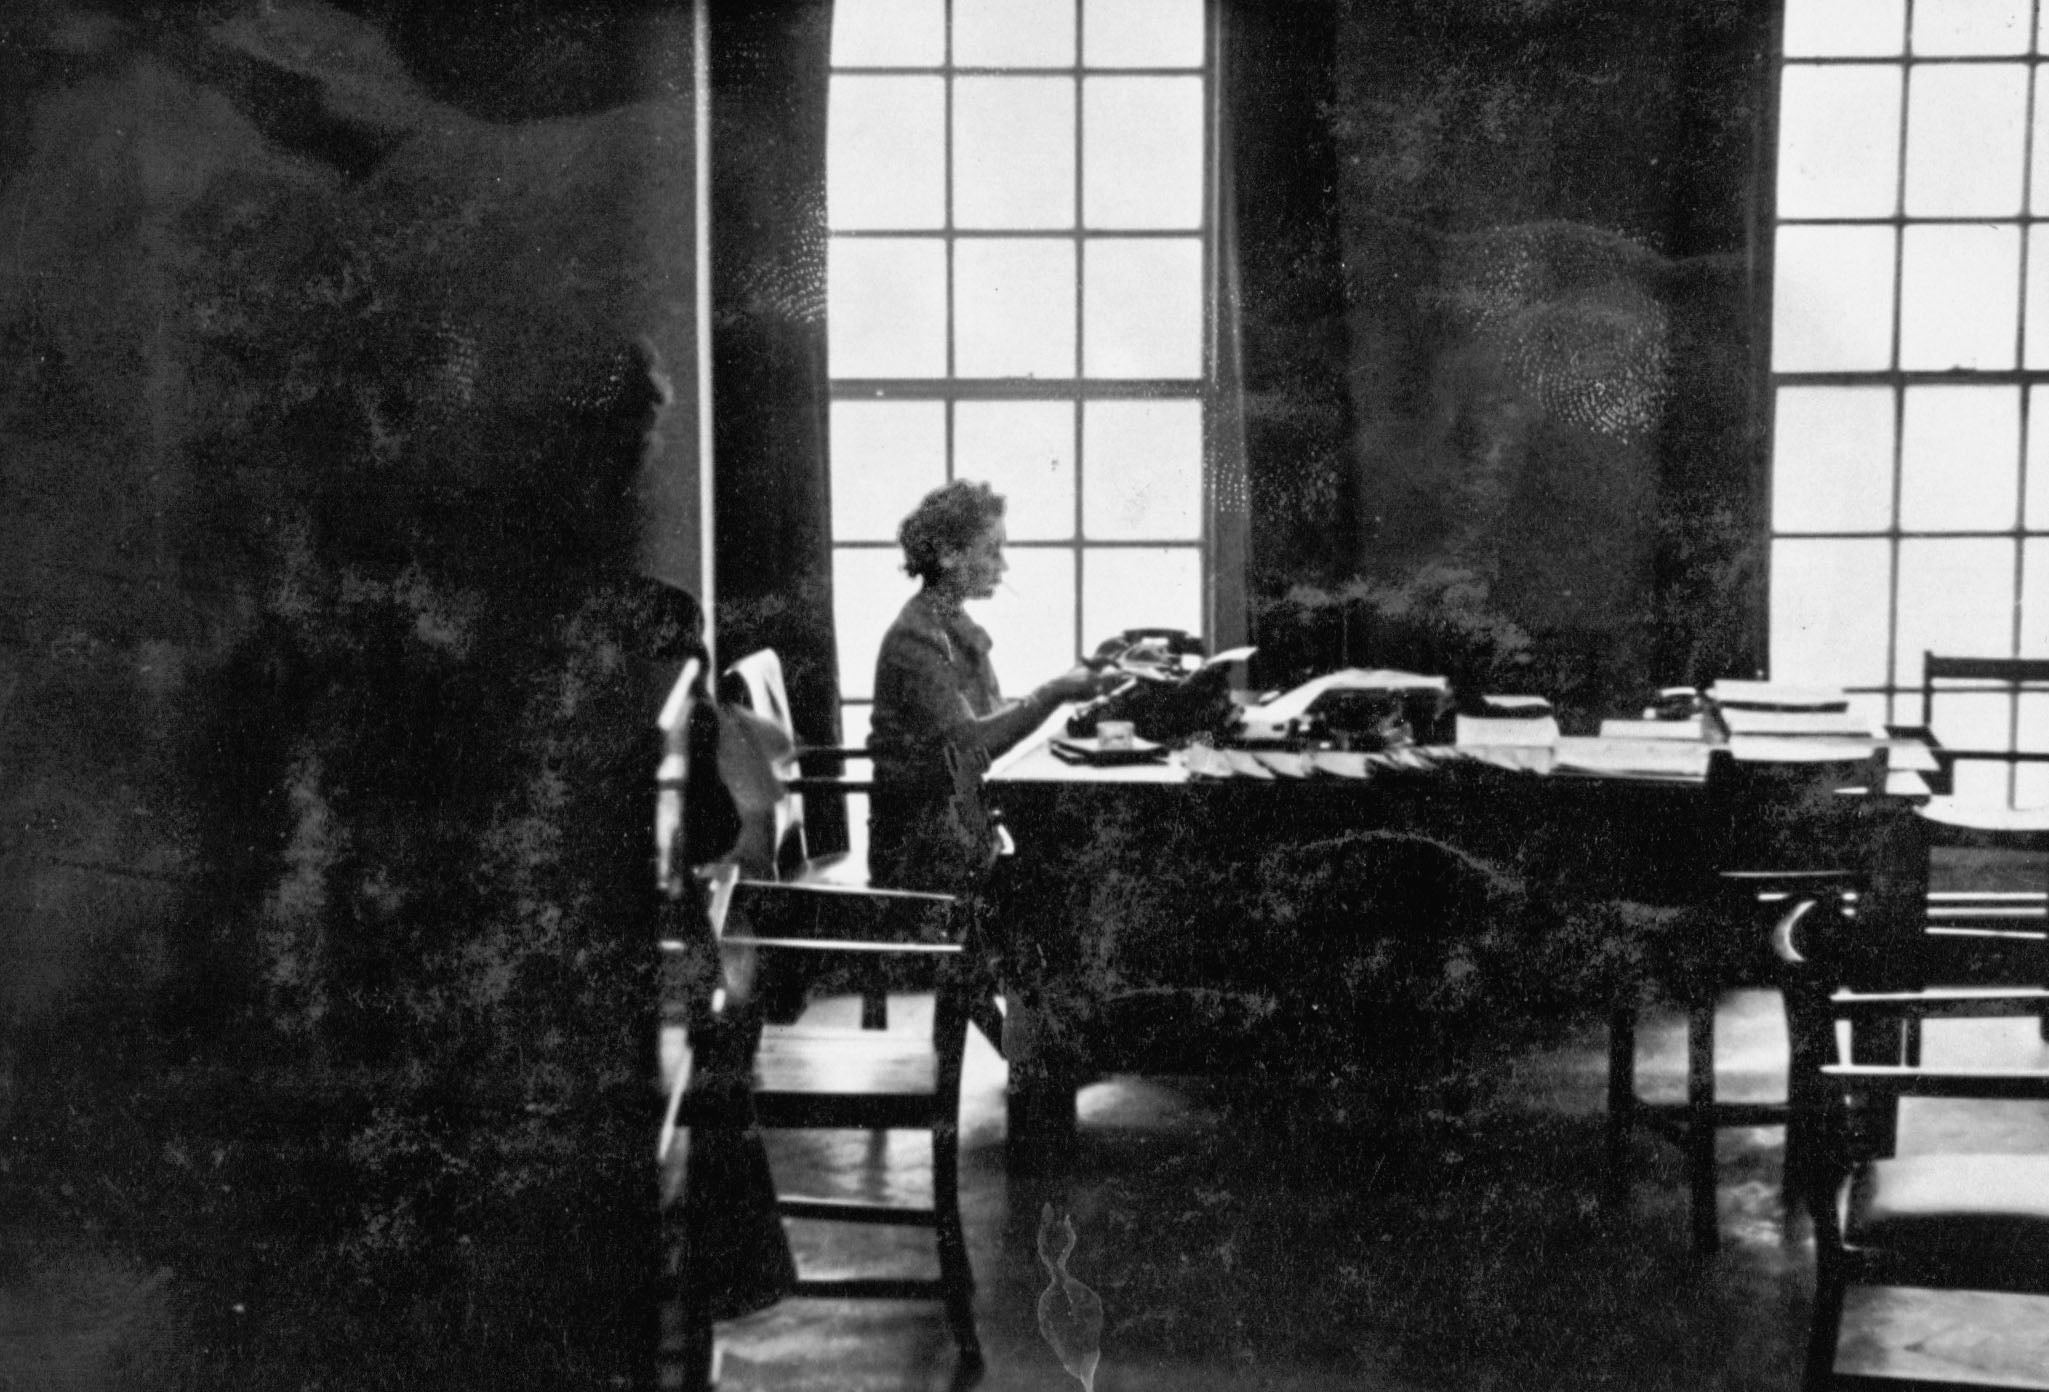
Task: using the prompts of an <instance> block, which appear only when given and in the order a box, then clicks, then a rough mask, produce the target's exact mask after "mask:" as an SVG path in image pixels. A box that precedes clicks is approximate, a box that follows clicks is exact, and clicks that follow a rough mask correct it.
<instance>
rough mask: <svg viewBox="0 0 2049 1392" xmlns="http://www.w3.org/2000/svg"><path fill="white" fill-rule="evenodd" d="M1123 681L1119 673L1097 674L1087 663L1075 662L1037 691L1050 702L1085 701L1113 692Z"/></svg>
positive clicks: (1123, 678)
mask: <svg viewBox="0 0 2049 1392" xmlns="http://www.w3.org/2000/svg"><path fill="white" fill-rule="evenodd" d="M1125 680H1126V678H1125V677H1124V676H1123V674H1121V673H1118V672H1108V671H1105V672H1099V671H1096V670H1095V669H1093V668H1091V667H1090V666H1089V665H1088V664H1087V663H1084V662H1077V663H1075V664H1074V666H1072V667H1070V668H1068V669H1067V670H1066V671H1065V672H1062V673H1061V674H1060V675H1059V676H1057V677H1055V678H1053V680H1051V681H1049V682H1047V683H1046V684H1045V685H1044V686H1042V687H1040V688H1039V690H1040V691H1041V692H1042V693H1044V694H1045V696H1046V698H1047V699H1048V700H1051V701H1086V700H1089V699H1091V698H1092V697H1096V696H1100V695H1102V694H1103V693H1104V692H1105V691H1113V690H1115V689H1116V688H1117V687H1120V686H1122V685H1123V684H1124V682H1125Z"/></svg>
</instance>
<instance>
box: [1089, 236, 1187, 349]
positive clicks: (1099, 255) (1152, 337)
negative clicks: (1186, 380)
mask: <svg viewBox="0 0 2049 1392" xmlns="http://www.w3.org/2000/svg"><path fill="white" fill-rule="evenodd" d="M1083 276H1084V294H1083V300H1082V303H1083V306H1084V308H1083V312H1082V358H1081V361H1082V373H1083V375H1084V376H1088V377H1200V376H1201V375H1202V243H1201V242H1200V241H1199V240H1197V239H1196V238H1194V237H1176V238H1150V237H1147V238H1138V237H1133V238H1129V239H1122V238H1120V239H1117V240H1109V239H1103V238H1096V239H1092V240H1090V241H1089V243H1088V247H1087V250H1086V252H1085V254H1084V265H1083Z"/></svg>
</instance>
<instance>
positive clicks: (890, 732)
mask: <svg viewBox="0 0 2049 1392" xmlns="http://www.w3.org/2000/svg"><path fill="white" fill-rule="evenodd" d="M897 541H898V542H899V544H901V545H902V547H903V550H904V569H905V571H907V572H908V573H909V574H911V575H912V576H914V577H915V578H917V579H919V580H921V581H923V582H924V583H923V587H922V588H921V589H920V590H919V591H918V592H917V593H916V594H914V595H912V596H911V598H910V599H909V600H908V601H906V602H905V604H904V607H903V610H902V612H900V613H899V614H898V615H897V617H896V621H895V622H894V623H892V624H891V625H890V626H889V631H888V632H887V633H886V634H884V635H883V638H882V649H881V652H880V654H879V655H878V657H877V658H876V663H875V710H874V714H873V722H872V725H871V727H870V733H869V736H868V752H869V753H870V755H871V756H872V757H873V759H874V762H875V790H874V793H873V794H872V796H871V798H870V802H869V808H870V812H869V823H868V829H869V845H868V863H869V872H870V874H871V875H872V876H873V877H874V879H875V882H876V883H877V884H882V885H888V886H892V887H894V888H899V889H925V890H938V891H943V892H948V893H960V892H964V891H969V890H973V889H976V888H978V887H979V886H980V885H981V884H982V883H983V881H984V879H985V878H986V877H987V875H988V873H989V870H990V868H991V867H992V866H993V865H994V864H995V861H996V855H997V849H998V844H999V843H998V840H997V836H996V832H995V830H994V828H993V827H992V826H991V825H990V821H989V805H988V801H987V797H986V794H985V793H984V791H983V787H982V775H983V774H984V773H986V772H987V771H988V769H989V762H990V760H991V759H993V758H994V757H995V756H996V755H998V754H1001V753H1002V752H1003V751H1004V750H1006V749H1009V748H1010V747H1011V746H1012V745H1014V744H1016V743H1017V742H1018V741H1019V740H1021V739H1023V738H1024V737H1025V736H1026V735H1029V734H1030V733H1031V732H1032V731H1034V730H1036V729H1037V728H1038V727H1039V726H1040V725H1041V724H1043V723H1044V722H1045V720H1046V719H1047V717H1048V716H1050V715H1052V713H1053V712H1054V710H1055V709H1057V708H1058V707H1059V706H1060V704H1061V703H1062V702H1065V701H1076V700H1083V699H1086V698H1088V697H1090V696H1094V695H1096V694H1097V693H1098V692H1099V691H1101V690H1102V689H1104V688H1105V686H1106V685H1108V684H1109V683H1110V682H1111V680H1112V679H1111V678H1108V677H1104V676H1099V675H1098V674H1097V673H1095V672H1092V671H1090V670H1089V669H1088V668H1087V667H1086V666H1082V665H1080V664H1077V665H1076V666H1074V667H1073V668H1071V669H1069V670H1068V671H1067V672H1065V673H1063V674H1062V675H1060V676H1058V677H1055V678H1053V679H1052V680H1051V681H1048V682H1045V683H1043V684H1041V685H1039V686H1037V687H1035V688H1033V690H1032V692H1031V694H1030V695H1029V696H1026V697H1025V698H1024V699H1023V700H1012V701H1007V700H1005V699H1004V698H1003V694H1002V692H1001V691H1000V690H999V688H998V687H997V684H996V672H995V669H994V667H992V666H991V665H990V661H989V647H990V639H989V635H988V633H987V632H985V631H984V630H983V628H982V626H981V625H980V624H978V623H976V622H975V621H974V620H973V619H971V618H969V617H968V616H967V613H966V612H965V611H964V610H963V609H962V607H961V606H962V604H963V603H964V602H965V601H967V600H971V599H987V598H989V597H990V596H991V595H993V594H994V593H995V592H996V585H997V582H999V581H1000V580H1002V578H1003V572H1004V571H1005V570H1007V569H1008V568H1009V567H1008V566H1007V565H1006V563H1005V562H1004V559H1003V544H1004V541H1005V535H1004V526H1003V498H1002V497H1001V495H999V494H997V493H996V492H995V491H994V490H992V489H991V488H990V487H989V485H988V484H986V483H978V482H974V481H971V480H967V479H956V480H955V481H954V482H952V483H949V484H947V485H945V486H944V487H942V488H936V489H934V490H933V491H932V492H930V493H928V494H926V495H925V497H924V498H923V499H922V500H921V501H920V502H919V504H918V506H917V507H916V508H914V509H912V511H911V514H910V516H908V517H906V518H905V519H904V520H903V525H902V526H900V527H899V528H898V529H897Z"/></svg>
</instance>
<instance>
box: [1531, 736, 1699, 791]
mask: <svg viewBox="0 0 2049 1392" xmlns="http://www.w3.org/2000/svg"><path fill="white" fill-rule="evenodd" d="M1712 752H1713V750H1712V746H1710V745H1707V744H1704V743H1695V742H1693V741H1690V740H1668V739H1604V738H1587V737H1585V736H1573V735H1567V736H1565V737H1564V738H1562V739H1560V740H1559V741H1558V760H1557V764H1556V767H1557V768H1559V769H1560V770H1563V771H1567V772H1571V773H1590V774H1597V775H1599V776H1600V777H1603V778H1650V779H1666V780H1677V781H1692V780H1697V779H1705V778H1706V777H1707V769H1708V755H1709V754H1710V753H1712Z"/></svg>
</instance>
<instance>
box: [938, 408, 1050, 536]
mask: <svg viewBox="0 0 2049 1392" xmlns="http://www.w3.org/2000/svg"><path fill="white" fill-rule="evenodd" d="M953 432H954V441H953V461H954V462H953V472H954V477H956V478H974V479H981V480H983V481H984V482H985V483H987V484H988V485H989V486H990V487H991V488H993V489H995V490H996V491H997V492H998V493H1001V494H1002V495H1003V496H1004V499H1005V501H1006V508H1005V511H1004V530H1005V531H1006V532H1008V533H1009V535H1010V539H1011V540H1012V541H1067V540H1070V539H1071V538H1072V537H1073V536H1074V403H1073V402H1071V401H963V402H961V403H960V404H959V405H958V406H956V407H954V418H953Z"/></svg>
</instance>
